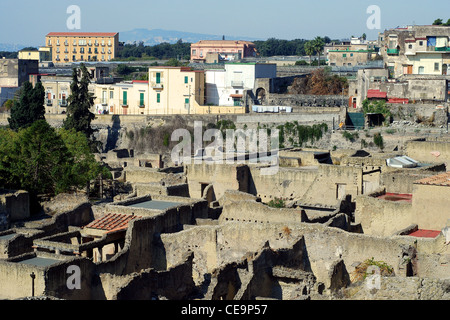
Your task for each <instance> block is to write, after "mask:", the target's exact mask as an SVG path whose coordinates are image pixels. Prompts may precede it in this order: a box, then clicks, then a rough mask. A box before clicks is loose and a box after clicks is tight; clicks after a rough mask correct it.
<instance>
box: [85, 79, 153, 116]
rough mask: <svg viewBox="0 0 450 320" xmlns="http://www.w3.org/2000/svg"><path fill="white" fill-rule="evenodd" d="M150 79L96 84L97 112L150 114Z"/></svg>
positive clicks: (95, 111) (95, 101)
mask: <svg viewBox="0 0 450 320" xmlns="http://www.w3.org/2000/svg"><path fill="white" fill-rule="evenodd" d="M148 92H149V87H148V81H127V82H120V83H114V84H98V83H97V84H96V85H95V86H94V95H95V100H94V105H95V110H93V112H94V113H95V114H102V113H105V112H106V113H108V114H119V115H148V114H150V108H149V106H148Z"/></svg>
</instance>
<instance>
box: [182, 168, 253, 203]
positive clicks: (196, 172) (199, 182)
mask: <svg viewBox="0 0 450 320" xmlns="http://www.w3.org/2000/svg"><path fill="white" fill-rule="evenodd" d="M185 173H186V177H187V181H188V184H189V194H190V196H191V197H192V198H195V199H201V198H202V197H203V192H204V190H205V188H206V187H207V186H208V185H210V184H212V185H213V187H214V193H215V196H216V199H220V198H221V197H222V196H223V194H224V193H225V191H226V190H238V191H243V192H247V191H248V190H249V185H248V181H249V169H248V167H247V166H246V165H239V164H230V165H226V164H215V163H213V164H208V163H201V164H190V165H186V166H185Z"/></svg>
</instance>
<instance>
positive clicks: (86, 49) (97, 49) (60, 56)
mask: <svg viewBox="0 0 450 320" xmlns="http://www.w3.org/2000/svg"><path fill="white" fill-rule="evenodd" d="M45 44H46V46H47V47H50V48H51V53H52V59H53V63H55V64H60V63H69V62H80V61H111V60H112V59H114V58H115V57H116V54H117V52H118V50H119V34H118V33H98V32H97V33H93V32H51V33H49V34H47V36H46V38H45Z"/></svg>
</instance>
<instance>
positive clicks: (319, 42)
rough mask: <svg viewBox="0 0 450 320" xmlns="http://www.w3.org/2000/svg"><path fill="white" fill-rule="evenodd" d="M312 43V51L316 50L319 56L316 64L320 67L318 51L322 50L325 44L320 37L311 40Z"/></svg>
mask: <svg viewBox="0 0 450 320" xmlns="http://www.w3.org/2000/svg"><path fill="white" fill-rule="evenodd" d="M312 43H313V48H314V51H316V52H317V55H318V56H319V61H318V62H319V63H318V66H319V67H320V53H321V52H322V51H323V47H324V46H325V42H324V41H323V39H322V38H321V37H316V38H315V39H314V40H313V41H312Z"/></svg>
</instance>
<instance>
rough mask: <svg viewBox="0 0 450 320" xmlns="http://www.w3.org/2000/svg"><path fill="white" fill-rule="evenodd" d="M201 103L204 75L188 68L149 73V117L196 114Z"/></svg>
mask: <svg viewBox="0 0 450 320" xmlns="http://www.w3.org/2000/svg"><path fill="white" fill-rule="evenodd" d="M204 103H205V72H204V71H193V70H191V68H187V67H154V68H150V69H149V108H150V113H151V114H196V113H197V109H200V106H202V105H204ZM199 113H200V112H199Z"/></svg>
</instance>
